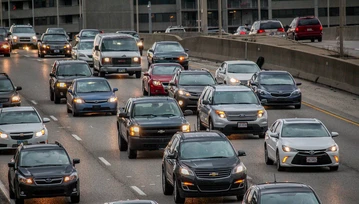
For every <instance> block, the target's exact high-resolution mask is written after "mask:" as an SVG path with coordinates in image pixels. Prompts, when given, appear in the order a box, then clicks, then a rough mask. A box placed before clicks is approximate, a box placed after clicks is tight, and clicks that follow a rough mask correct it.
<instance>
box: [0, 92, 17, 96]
mask: <svg viewBox="0 0 359 204" xmlns="http://www.w3.org/2000/svg"><path fill="white" fill-rule="evenodd" d="M14 93H15V91H6V92H0V96H1V97H2V98H3V97H10V96H11V95H13V94H14Z"/></svg>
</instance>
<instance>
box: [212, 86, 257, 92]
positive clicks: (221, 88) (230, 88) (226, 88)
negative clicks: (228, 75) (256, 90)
mask: <svg viewBox="0 0 359 204" xmlns="http://www.w3.org/2000/svg"><path fill="white" fill-rule="evenodd" d="M212 87H213V88H214V89H215V90H216V91H252V89H251V88H249V87H247V86H244V85H239V86H230V85H213V86H212Z"/></svg>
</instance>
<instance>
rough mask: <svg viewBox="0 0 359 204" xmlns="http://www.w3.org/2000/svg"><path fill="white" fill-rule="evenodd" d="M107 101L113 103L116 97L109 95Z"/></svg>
mask: <svg viewBox="0 0 359 204" xmlns="http://www.w3.org/2000/svg"><path fill="white" fill-rule="evenodd" d="M107 101H108V102H110V103H114V102H116V101H117V97H111V98H109V99H108V100H107Z"/></svg>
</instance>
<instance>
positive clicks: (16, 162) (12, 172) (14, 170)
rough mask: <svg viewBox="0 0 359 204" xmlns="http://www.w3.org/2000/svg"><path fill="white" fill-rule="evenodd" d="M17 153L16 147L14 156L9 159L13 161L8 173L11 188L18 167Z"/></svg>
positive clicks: (18, 153)
mask: <svg viewBox="0 0 359 204" xmlns="http://www.w3.org/2000/svg"><path fill="white" fill-rule="evenodd" d="M19 155H20V152H19V148H17V149H16V152H15V155H14V157H13V158H12V159H11V161H10V162H14V163H15V167H14V168H13V167H12V168H9V175H8V177H9V182H10V185H11V187H12V188H14V184H15V175H16V169H17V167H18V161H19ZM13 190H14V189H13Z"/></svg>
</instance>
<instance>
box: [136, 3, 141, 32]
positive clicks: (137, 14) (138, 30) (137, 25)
mask: <svg viewBox="0 0 359 204" xmlns="http://www.w3.org/2000/svg"><path fill="white" fill-rule="evenodd" d="M138 17H139V13H138V0H136V28H137V29H136V30H137V33H139V32H140V20H139V19H138Z"/></svg>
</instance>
